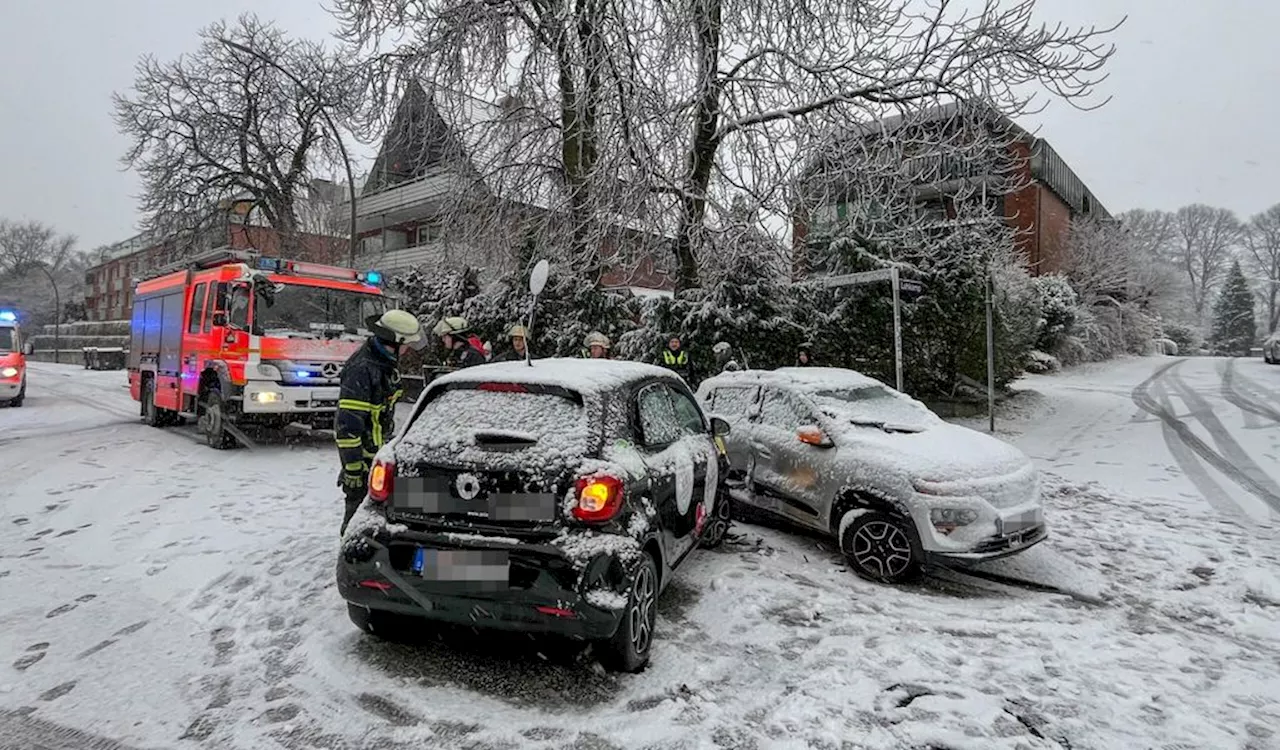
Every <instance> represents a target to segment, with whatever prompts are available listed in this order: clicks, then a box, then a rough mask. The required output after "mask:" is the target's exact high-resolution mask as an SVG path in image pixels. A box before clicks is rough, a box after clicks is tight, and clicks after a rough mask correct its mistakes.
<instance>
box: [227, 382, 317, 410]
mask: <svg viewBox="0 0 1280 750" xmlns="http://www.w3.org/2000/svg"><path fill="white" fill-rule="evenodd" d="M264 398H266V399H270V400H263V399H264ZM242 409H243V411H244V413H245V414H292V413H306V412H332V411H337V409H338V386H318V387H313V386H306V385H280V384H279V383H273V382H271V381H258V380H250V381H249V382H248V383H246V384H245V386H244V400H243V402H242Z"/></svg>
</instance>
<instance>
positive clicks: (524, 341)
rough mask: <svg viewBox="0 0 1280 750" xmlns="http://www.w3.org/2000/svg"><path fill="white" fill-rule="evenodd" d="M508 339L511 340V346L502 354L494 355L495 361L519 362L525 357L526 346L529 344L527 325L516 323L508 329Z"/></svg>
mask: <svg viewBox="0 0 1280 750" xmlns="http://www.w3.org/2000/svg"><path fill="white" fill-rule="evenodd" d="M507 339H508V340H510V341H511V348H510V349H507V350H506V351H505V352H503V353H502V354H499V355H498V356H496V357H494V360H493V361H495V362H519V361H521V360H523V359H524V358H525V355H526V351H525V347H527V346H528V345H529V332H528V331H527V330H525V327H524V326H522V325H520V324H519V323H516V324H514V325H512V326H511V327H510V328H508V329H507Z"/></svg>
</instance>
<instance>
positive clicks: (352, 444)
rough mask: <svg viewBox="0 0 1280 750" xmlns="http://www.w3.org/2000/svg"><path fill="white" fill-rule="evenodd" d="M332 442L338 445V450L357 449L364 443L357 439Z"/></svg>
mask: <svg viewBox="0 0 1280 750" xmlns="http://www.w3.org/2000/svg"><path fill="white" fill-rule="evenodd" d="M334 442H336V443H337V444H338V447H339V448H359V447H360V444H361V443H363V442H364V441H363V440H361V439H360V438H358V437H353V438H338V439H337V440H336V441H334Z"/></svg>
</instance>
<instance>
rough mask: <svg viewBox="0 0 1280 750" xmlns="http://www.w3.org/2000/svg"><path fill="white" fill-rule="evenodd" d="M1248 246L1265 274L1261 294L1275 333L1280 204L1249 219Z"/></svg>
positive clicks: (1279, 317) (1279, 320)
mask: <svg viewBox="0 0 1280 750" xmlns="http://www.w3.org/2000/svg"><path fill="white" fill-rule="evenodd" d="M1245 247H1247V248H1248V249H1249V255H1250V259H1251V260H1252V261H1253V266H1254V268H1255V269H1256V270H1257V272H1258V273H1259V274H1260V275H1261V276H1262V279H1261V281H1262V284H1261V291H1260V295H1261V297H1262V302H1263V304H1264V305H1265V306H1266V310H1267V320H1266V326H1267V333H1274V332H1275V331H1276V328H1277V327H1280V205H1275V206H1272V207H1271V208H1268V209H1267V210H1266V211H1263V212H1262V213H1260V214H1258V215H1256V216H1254V217H1253V218H1252V219H1250V220H1249V224H1248V227H1247V231H1246V234H1245Z"/></svg>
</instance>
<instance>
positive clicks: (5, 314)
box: [0, 310, 18, 323]
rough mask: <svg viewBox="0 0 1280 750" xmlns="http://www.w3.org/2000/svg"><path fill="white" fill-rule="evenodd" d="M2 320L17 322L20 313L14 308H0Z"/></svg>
mask: <svg viewBox="0 0 1280 750" xmlns="http://www.w3.org/2000/svg"><path fill="white" fill-rule="evenodd" d="M0 320H3V321H5V322H6V323H17V322H18V314H17V313H16V312H14V311H13V310H0Z"/></svg>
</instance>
